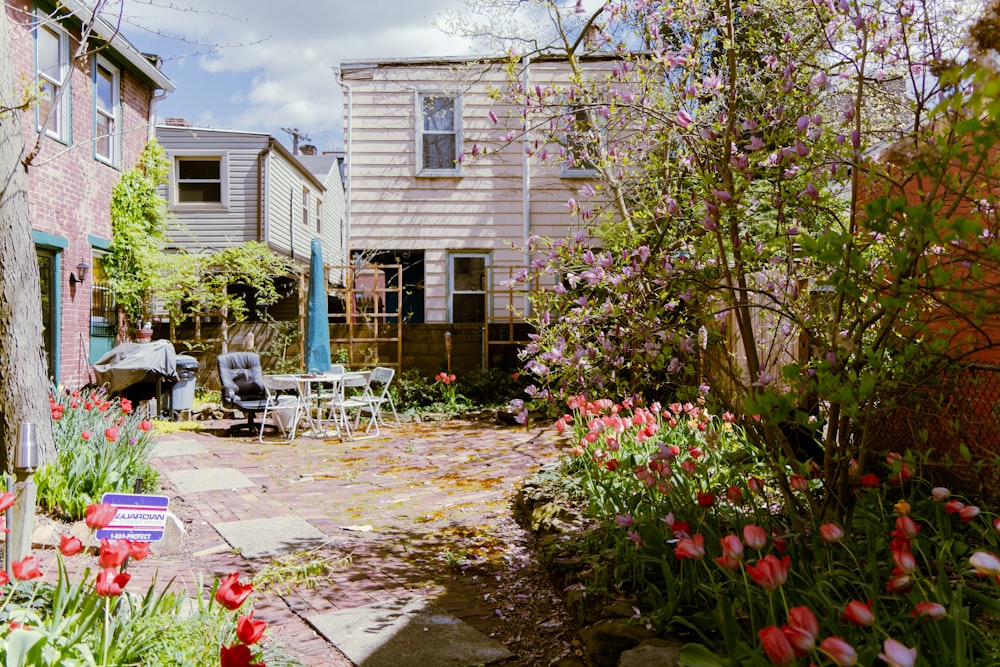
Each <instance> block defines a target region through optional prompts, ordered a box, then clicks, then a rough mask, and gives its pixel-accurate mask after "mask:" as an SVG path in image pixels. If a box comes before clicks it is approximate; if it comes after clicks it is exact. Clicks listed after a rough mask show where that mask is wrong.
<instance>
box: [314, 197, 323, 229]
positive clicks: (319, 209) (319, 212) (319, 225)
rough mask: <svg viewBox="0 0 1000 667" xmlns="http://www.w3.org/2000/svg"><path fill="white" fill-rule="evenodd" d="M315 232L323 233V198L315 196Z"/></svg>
mask: <svg viewBox="0 0 1000 667" xmlns="http://www.w3.org/2000/svg"><path fill="white" fill-rule="evenodd" d="M316 233H317V234H322V233H323V200H322V199H320V198H319V197H316Z"/></svg>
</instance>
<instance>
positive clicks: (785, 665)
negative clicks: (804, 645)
mask: <svg viewBox="0 0 1000 667" xmlns="http://www.w3.org/2000/svg"><path fill="white" fill-rule="evenodd" d="M757 634H758V635H759V636H760V643H761V646H762V647H763V648H764V653H765V654H766V655H767V658H768V660H770V661H771V664H773V665H777V667H789V665H791V664H792V663H793V662H794V661H795V651H794V650H793V649H792V645H791V644H789V643H788V639H787V638H786V637H785V633H784V632H782V631H781V628H779V627H778V626H776V625H769V626H768V627H766V628H763V629H761V631H760V632H758V633H757Z"/></svg>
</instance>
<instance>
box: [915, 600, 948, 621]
mask: <svg viewBox="0 0 1000 667" xmlns="http://www.w3.org/2000/svg"><path fill="white" fill-rule="evenodd" d="M947 615H948V610H947V609H945V608H944V606H942V605H939V604H938V603H937V602H918V603H917V604H916V605H914V607H913V611H912V612H910V616H912V617H913V618H923V619H927V620H933V621H936V620H938V619H941V618H944V617H945V616H947Z"/></svg>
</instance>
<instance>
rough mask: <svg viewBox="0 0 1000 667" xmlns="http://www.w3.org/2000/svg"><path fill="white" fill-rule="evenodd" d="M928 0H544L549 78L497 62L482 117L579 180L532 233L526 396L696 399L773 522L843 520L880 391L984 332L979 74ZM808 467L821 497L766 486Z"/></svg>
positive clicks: (988, 286) (990, 141) (983, 121)
mask: <svg viewBox="0 0 1000 667" xmlns="http://www.w3.org/2000/svg"><path fill="white" fill-rule="evenodd" d="M952 10H954V8H951V9H949V8H947V7H944V6H943V5H942V4H941V3H935V4H933V5H932V4H930V2H929V1H928V2H924V3H921V2H919V1H913V0H905V1H899V2H893V1H881V0H865V1H858V0H837V1H834V0H826V1H823V2H820V1H819V0H808V1H806V2H802V1H799V0H796V1H794V2H793V1H789V0H760V1H758V2H743V3H737V2H734V1H733V0H682V1H679V2H670V3H667V2H656V1H653V2H646V1H643V2H639V1H637V0H625V1H622V2H605V3H602V4H601V6H600V7H599V8H598V9H597V10H596V11H593V12H589V13H588V12H586V11H584V8H583V6H582V5H581V4H579V3H578V4H577V6H576V7H575V8H570V9H569V10H565V9H559V8H558V7H557V6H556V5H555V4H553V5H552V7H551V12H552V15H553V17H554V20H553V25H555V26H557V27H558V28H560V29H562V33H561V34H562V37H563V38H562V39H559V40H556V41H555V42H554V43H555V44H557V45H561V52H560V53H561V55H562V56H565V58H566V62H567V66H568V67H570V68H571V69H572V76H571V78H570V80H569V81H568V83H566V85H561V86H559V85H552V86H549V87H525V86H524V85H523V84H522V83H521V81H522V78H521V77H520V69H521V67H522V63H523V62H524V60H523V57H522V56H523V54H514V53H512V56H511V65H510V71H511V73H512V78H511V85H510V87H509V90H506V91H503V92H502V93H498V106H497V110H498V111H501V113H499V114H498V113H496V112H494V114H493V115H494V116H497V122H498V123H499V124H501V125H510V124H511V123H515V124H517V125H519V126H520V128H519V129H520V130H522V131H523V132H528V133H530V135H531V136H532V137H534V139H535V141H534V142H531V143H528V144H527V145H528V146H529V149H528V150H529V151H530V152H531V153H533V154H534V157H535V158H536V159H540V160H545V161H554V162H564V163H566V162H568V163H570V164H572V165H574V166H577V167H580V166H585V167H586V168H588V169H590V170H592V172H593V174H594V181H593V182H592V183H591V184H588V185H584V186H583V187H582V188H581V189H580V192H579V195H578V196H577V197H574V198H573V199H572V200H571V201H569V202H568V207H569V210H570V212H571V213H572V214H573V215H575V216H578V217H579V218H580V221H581V223H583V224H582V225H581V227H582V228H584V229H586V230H588V231H587V232H581V233H580V234H578V235H577V236H576V237H575V238H572V239H549V240H546V239H535V240H534V241H535V245H534V247H533V248H532V250H533V251H534V253H535V255H534V256H535V257H537V258H538V259H536V261H535V267H534V268H535V269H537V270H540V271H543V272H548V273H549V274H550V275H552V276H553V277H554V281H555V288H554V289H551V290H549V291H547V292H545V293H543V294H540V295H538V296H536V297H535V299H534V302H533V304H532V311H531V315H530V319H531V320H532V322H533V323H534V324H535V325H536V327H537V334H536V336H535V337H534V340H533V342H532V343H531V344H530V345H529V346H528V348H527V350H526V363H527V367H528V369H529V370H531V371H533V372H534V374H535V375H536V376H537V378H538V386H537V388H536V395H537V396H539V397H551V396H553V395H557V394H558V395H567V394H576V393H584V394H588V395H590V396H591V397H595V395H600V394H618V395H625V396H628V395H643V396H644V397H645V398H647V399H650V400H657V399H658V400H663V399H673V398H675V397H685V396H688V397H691V398H693V397H694V395H695V394H698V393H700V394H703V395H707V396H708V397H709V399H710V400H714V401H716V402H718V404H720V406H721V407H723V408H724V409H728V410H730V411H732V412H736V413H737V414H742V415H744V416H745V418H744V420H743V422H744V424H745V426H746V429H747V432H748V434H749V436H750V437H751V440H752V441H753V442H754V443H755V444H756V445H758V446H759V447H760V449H761V450H762V452H763V453H764V454H765V455H766V458H767V460H768V461H770V463H771V465H772V467H773V470H774V472H775V477H776V479H777V480H778V482H779V484H780V486H782V487H783V488H784V489H785V495H786V499H787V501H788V504H789V507H790V509H791V511H792V512H793V513H795V512H796V511H798V512H802V511H805V510H807V509H808V510H809V511H810V512H813V513H817V514H819V515H823V514H827V513H830V514H846V510H847V509H848V507H847V504H848V503H849V502H850V498H851V494H850V493H849V491H850V488H851V485H852V484H855V483H856V480H857V474H856V473H857V471H858V469H859V468H864V467H865V465H866V460H867V459H869V458H870V457H871V456H872V455H873V454H874V453H876V452H881V448H882V447H884V446H885V443H879V442H877V430H876V426H877V424H878V422H879V420H884V419H885V418H886V416H887V414H889V411H891V409H892V407H893V405H894V402H895V401H896V400H897V398H898V397H899V396H900V395H903V394H905V393H906V392H907V391H908V389H909V388H910V387H912V386H913V385H914V384H916V383H919V382H922V381H924V382H926V381H928V379H929V378H933V377H937V376H938V375H939V374H940V373H942V372H943V371H945V370H947V369H948V367H949V365H950V364H953V363H955V362H957V361H960V360H961V359H963V358H965V357H967V355H969V354H971V353H974V352H976V351H978V350H979V349H981V348H982V347H985V346H989V345H992V344H993V342H994V341H993V340H992V339H991V338H990V335H989V329H988V328H985V326H984V323H985V322H987V318H988V317H989V315H991V314H992V312H993V311H994V310H995V305H994V304H995V301H996V300H995V298H993V296H994V295H995V294H996V293H995V291H994V289H995V287H996V284H995V283H996V280H997V278H998V276H1000V273H998V272H997V270H996V269H997V267H996V263H997V260H998V246H997V244H996V241H995V235H996V233H997V220H996V216H995V202H994V200H995V192H996V191H995V182H994V174H993V161H992V160H991V159H990V158H991V154H990V151H991V149H992V146H993V145H994V144H995V143H996V141H997V138H998V127H997V123H996V120H997V115H998V112H1000V97H998V86H1000V83H998V82H997V81H995V80H994V78H995V77H992V76H991V75H992V72H991V71H990V70H988V69H987V67H986V66H985V65H984V64H983V63H985V62H987V60H986V59H985V58H969V57H968V53H967V51H966V48H965V47H966V44H965V43H964V42H962V37H961V35H962V34H966V33H964V32H963V26H962V25H960V22H959V21H958V19H959V18H961V16H960V12H957V11H952ZM560 12H563V13H560ZM988 20H989V19H988V18H987V19H983V20H982V21H981V22H980V23H979V24H977V25H978V26H982V25H983V21H988ZM567 26H572V29H569V28H567ZM966 32H967V31H966ZM979 32H980V33H984V34H990V31H989V30H985V29H982V28H980V29H979ZM973 34H976V31H975V30H974V31H973ZM574 35H576V37H574ZM974 46H975V45H972V47H973V48H974ZM594 52H600V53H603V54H605V55H609V54H610V55H613V56H614V57H615V58H616V60H615V62H614V65H613V66H612V67H608V68H605V69H602V70H601V71H600V73H599V74H594V68H593V67H592V66H591V65H590V64H589V63H590V61H589V60H588V55H589V54H593V53H594ZM506 104H510V105H513V107H512V108H513V109H514V111H513V112H511V113H509V114H508V115H507V116H506V118H504V116H503V113H502V110H503V109H504V105H506ZM508 108H510V107H508ZM808 459H812V460H813V461H814V463H815V464H816V466H815V467H816V469H818V470H821V471H822V475H823V476H824V477H825V481H826V484H825V486H826V488H827V489H829V490H832V491H833V492H832V493H827V494H825V495H824V497H823V498H822V499H811V498H808V496H807V497H806V499H805V500H803V499H802V497H801V496H798V497H797V496H795V495H793V494H792V493H790V492H789V490H788V485H787V482H786V481H785V479H786V473H787V471H789V470H791V471H793V472H796V473H798V472H800V469H799V468H800V466H801V464H803V463H804V462H805V461H806V460H808ZM789 464H791V465H789ZM805 505H811V507H808V508H807V507H806V506H805Z"/></svg>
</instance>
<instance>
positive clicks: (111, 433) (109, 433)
mask: <svg viewBox="0 0 1000 667" xmlns="http://www.w3.org/2000/svg"><path fill="white" fill-rule="evenodd" d="M118 430H119V429H118V427H117V426H109V427H108V428H106V429H104V438H105V439H106V440H107V441H108V442H114V441H115V440H117V439H118Z"/></svg>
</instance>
